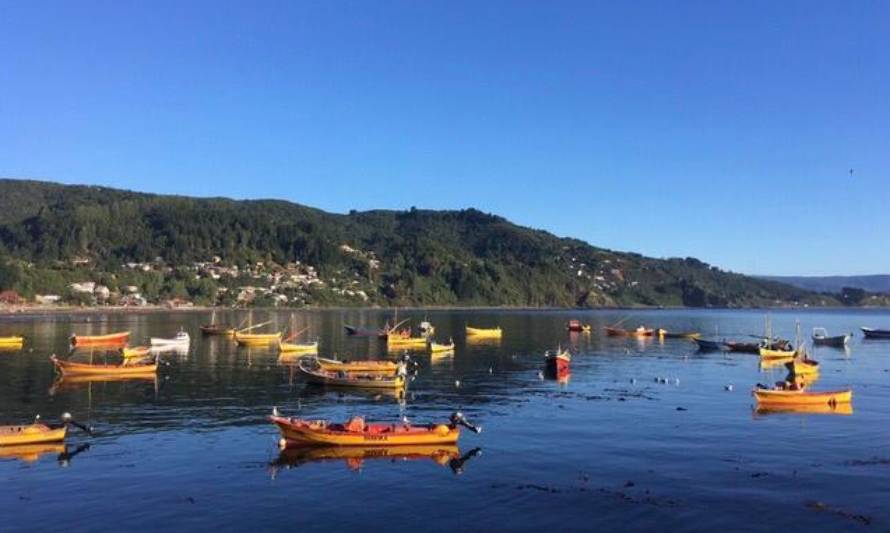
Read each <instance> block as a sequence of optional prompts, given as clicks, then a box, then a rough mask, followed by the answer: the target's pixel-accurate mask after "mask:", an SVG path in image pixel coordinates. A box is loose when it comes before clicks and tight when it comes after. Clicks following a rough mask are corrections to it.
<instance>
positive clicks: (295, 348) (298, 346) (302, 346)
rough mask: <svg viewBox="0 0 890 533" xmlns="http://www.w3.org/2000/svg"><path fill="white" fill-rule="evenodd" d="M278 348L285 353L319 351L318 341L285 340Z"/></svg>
mask: <svg viewBox="0 0 890 533" xmlns="http://www.w3.org/2000/svg"><path fill="white" fill-rule="evenodd" d="M278 349H279V350H281V351H282V352H284V353H313V352H317V351H318V341H315V342H284V341H281V342H279V343H278Z"/></svg>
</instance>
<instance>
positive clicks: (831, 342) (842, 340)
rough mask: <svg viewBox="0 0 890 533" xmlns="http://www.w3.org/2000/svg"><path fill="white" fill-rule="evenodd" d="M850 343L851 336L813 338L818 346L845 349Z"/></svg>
mask: <svg viewBox="0 0 890 533" xmlns="http://www.w3.org/2000/svg"><path fill="white" fill-rule="evenodd" d="M848 342H850V335H835V336H834V337H813V344H814V345H817V346H834V347H835V348H843V347H844V346H846V345H847V343H848Z"/></svg>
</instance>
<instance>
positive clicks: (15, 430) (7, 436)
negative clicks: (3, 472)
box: [0, 422, 68, 446]
mask: <svg viewBox="0 0 890 533" xmlns="http://www.w3.org/2000/svg"><path fill="white" fill-rule="evenodd" d="M67 434H68V424H62V425H61V426H50V425H47V424H41V423H38V422H34V423H33V424H27V425H23V426H0V446H21V445H26V444H45V443H48V442H62V441H64V440H65V436H66V435H67Z"/></svg>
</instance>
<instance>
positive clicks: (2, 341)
mask: <svg viewBox="0 0 890 533" xmlns="http://www.w3.org/2000/svg"><path fill="white" fill-rule="evenodd" d="M24 343H25V338H24V337H20V336H18V335H13V336H11V337H0V347H10V348H20V347H21V346H22V345H23V344H24Z"/></svg>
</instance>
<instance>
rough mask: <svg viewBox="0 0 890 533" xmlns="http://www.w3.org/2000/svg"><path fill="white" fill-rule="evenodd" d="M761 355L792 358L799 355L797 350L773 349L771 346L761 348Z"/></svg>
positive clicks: (766, 357)
mask: <svg viewBox="0 0 890 533" xmlns="http://www.w3.org/2000/svg"><path fill="white" fill-rule="evenodd" d="M759 353H760V357H762V358H764V359H790V358H792V357H794V356H795V355H797V350H771V349H769V348H760V350H759Z"/></svg>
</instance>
